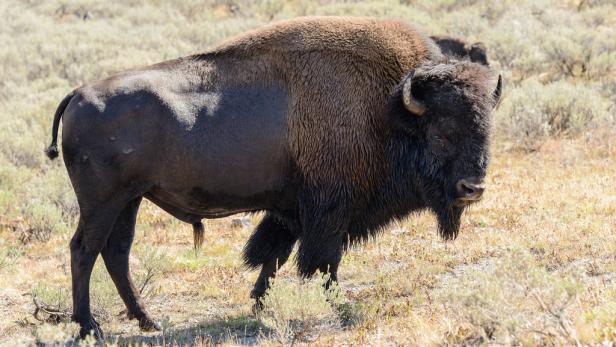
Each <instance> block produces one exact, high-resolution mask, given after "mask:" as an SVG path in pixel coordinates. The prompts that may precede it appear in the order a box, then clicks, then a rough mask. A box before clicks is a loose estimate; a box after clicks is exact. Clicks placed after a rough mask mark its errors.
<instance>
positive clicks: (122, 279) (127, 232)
mask: <svg viewBox="0 0 616 347" xmlns="http://www.w3.org/2000/svg"><path fill="white" fill-rule="evenodd" d="M140 203H141V198H137V199H135V200H133V201H131V202H130V203H128V205H127V206H126V207H125V208H124V209H123V210H122V212H121V213H120V216H119V217H118V219H117V220H116V222H115V224H114V226H113V230H112V232H111V235H110V236H109V240H108V241H107V245H106V246H105V248H104V249H103V250H102V252H101V253H102V255H103V260H104V261H105V266H106V267H107V271H108V272H109V275H110V276H111V279H112V280H113V282H114V284H115V286H116V288H117V290H118V293H119V294H120V297H122V300H123V301H124V304H125V305H126V309H127V313H128V318H130V319H137V320H139V327H140V328H141V330H143V331H155V330H160V326H159V325H158V324H157V323H156V322H154V320H152V318H150V316H149V315H148V313H147V312H146V311H145V308H144V306H143V304H142V303H141V299H140V295H139V292H138V291H137V290H136V288H135V285H134V284H133V281H132V280H131V277H130V270H129V254H130V249H131V245H132V243H133V238H134V236H135V223H136V219H137V211H138V210H139V205H140Z"/></svg>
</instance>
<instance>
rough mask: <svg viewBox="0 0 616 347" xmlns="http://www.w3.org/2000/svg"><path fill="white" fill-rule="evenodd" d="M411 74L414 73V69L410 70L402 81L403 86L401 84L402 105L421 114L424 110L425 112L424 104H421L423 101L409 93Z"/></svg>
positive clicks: (412, 111) (416, 113) (411, 82)
mask: <svg viewBox="0 0 616 347" xmlns="http://www.w3.org/2000/svg"><path fill="white" fill-rule="evenodd" d="M413 75H415V71H413V72H411V74H410V75H409V77H408V78H407V79H406V81H405V82H404V86H402V101H403V102H404V107H406V109H407V110H409V111H410V112H411V113H414V114H415V115H417V116H421V115H423V114H424V112H426V106H425V105H424V104H423V102H421V101H419V100H417V99H415V97H414V96H413V94H412V93H411V86H412V84H413Z"/></svg>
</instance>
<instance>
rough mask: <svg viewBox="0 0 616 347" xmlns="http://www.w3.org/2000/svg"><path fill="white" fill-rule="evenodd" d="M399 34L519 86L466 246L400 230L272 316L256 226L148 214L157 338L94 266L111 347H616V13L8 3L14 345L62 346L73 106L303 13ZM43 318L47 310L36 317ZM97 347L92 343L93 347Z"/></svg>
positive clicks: (504, 7) (529, 5)
mask: <svg viewBox="0 0 616 347" xmlns="http://www.w3.org/2000/svg"><path fill="white" fill-rule="evenodd" d="M311 14H319V15H334V14H337V15H342V14H343V15H370V16H379V17H398V18H402V19H404V20H407V21H409V22H412V23H415V24H416V25H417V26H418V27H420V28H422V29H423V30H424V31H426V32H427V33H429V34H451V35H455V36H460V37H464V38H467V39H468V40H469V41H470V42H474V41H482V42H484V43H485V44H486V46H487V49H488V56H489V59H490V61H491V65H492V66H493V67H494V68H495V69H496V70H498V71H501V72H502V74H503V76H504V78H505V86H504V96H503V101H502V103H501V105H500V107H499V109H498V111H497V112H496V114H495V116H494V117H495V119H494V136H493V141H492V142H493V162H492V164H491V167H490V170H489V175H488V177H487V181H488V190H487V191H486V194H485V195H484V196H485V197H484V199H483V201H482V202H481V203H479V204H477V205H476V206H474V207H473V208H471V209H470V211H468V212H467V213H466V214H465V216H464V217H463V226H462V230H461V232H460V237H459V238H458V239H457V240H456V241H455V242H443V241H441V240H440V239H439V237H438V234H437V232H436V224H435V221H434V218H433V216H431V215H429V214H420V215H414V216H410V217H409V218H408V219H406V220H402V221H399V222H396V223H394V224H392V225H391V226H390V227H389V228H388V229H387V230H386V231H385V232H384V233H383V235H382V236H381V237H379V238H378V239H376V240H373V241H370V242H368V243H366V244H364V245H363V246H361V247H357V248H354V249H352V250H351V251H350V252H348V253H347V255H346V256H345V257H344V258H343V261H342V265H341V270H340V274H339V276H340V287H339V288H338V290H337V291H335V292H333V293H328V294H325V293H324V292H323V291H322V290H321V287H320V283H321V282H322V279H319V278H315V279H314V280H313V281H310V282H307V283H301V282H300V281H298V280H297V278H296V276H295V271H294V268H293V266H292V264H289V265H288V266H287V267H286V268H284V270H283V271H282V273H281V275H280V276H279V277H278V279H277V281H276V282H275V283H274V286H273V288H272V290H271V291H270V292H269V294H268V297H267V299H266V302H265V310H264V311H263V312H262V313H261V314H260V315H258V316H255V315H254V314H253V313H252V311H251V305H252V300H251V299H249V297H248V293H249V291H250V289H251V288H252V284H253V282H254V280H255V279H256V276H257V273H256V272H252V271H248V270H246V269H245V268H244V267H243V266H242V263H241V260H240V252H241V249H242V247H243V242H244V240H246V239H247V238H248V236H249V234H250V231H251V228H252V227H254V225H256V223H257V222H258V220H259V218H260V217H261V216H260V215H256V216H251V217H243V216H235V217H233V218H225V219H219V220H210V221H207V222H206V234H205V243H204V248H203V249H202V250H201V251H200V252H199V253H198V254H196V253H195V251H193V248H192V235H191V232H192V231H191V228H190V227H189V226H188V225H186V224H183V223H181V222H179V221H176V220H174V219H172V217H170V216H168V215H167V214H166V213H164V212H163V211H161V210H160V209H158V208H157V207H155V206H154V205H153V204H151V203H149V202H146V203H144V204H143V205H142V208H141V211H140V214H139V220H138V224H137V236H136V242H135V247H134V251H133V253H132V258H131V262H132V263H131V266H132V272H133V276H134V278H135V281H136V283H137V284H138V286H139V288H140V289H142V292H143V295H144V296H145V299H144V302H145V304H146V307H147V308H148V309H149V312H150V313H151V314H152V315H153V316H154V317H155V318H157V319H159V320H160V321H161V322H162V325H163V328H164V330H163V332H162V333H149V334H144V333H141V332H140V331H139V329H138V327H137V324H136V322H134V321H128V320H127V319H126V318H125V315H124V314H123V312H122V311H123V309H124V307H123V304H122V303H121V300H120V298H119V296H118V295H117V293H116V290H115V288H114V286H113V284H112V283H111V280H110V279H109V277H108V275H107V273H106V270H105V269H104V266H103V265H102V263H101V262H100V261H99V264H97V266H96V268H95V272H94V275H93V279H92V286H93V289H92V301H93V302H92V306H93V311H94V313H95V315H96V316H97V317H98V319H99V321H100V322H101V323H102V325H103V329H105V332H106V333H107V336H108V343H110V344H120V345H122V344H129V343H147V344H153V345H185V344H196V345H209V344H226V345H238V344H261V345H280V344H283V345H293V344H308V343H313V344H317V345H417V346H424V345H516V346H519V345H523V346H534V345H541V346H560V345H578V346H579V345H596V346H614V344H616V119H615V114H616V39H615V38H616V5H614V3H613V1H610V0H605V1H601V0H568V1H557V0H553V1H549V0H539V1H530V0H529V1H510V0H503V1H499V2H493V1H488V0H462V1H453V0H438V1H428V0H416V1H415V0H407V1H402V0H401V1H387V0H385V1H366V2H360V1H343V2H335V1H330V0H316V1H308V0H291V1H288V2H285V1H282V0H265V1H257V0H246V1H240V0H237V1H232V0H205V1H180V0H172V1H138V0H129V1H102V0H100V1H96V0H92V1H85V0H84V1H70V2H69V1H55V0H53V1H43V0H22V1H14V0H4V1H2V2H0V18H2V24H0V47H2V48H1V49H0V344H5V345H7V346H13V345H20V344H26V345H28V344H30V345H31V344H35V343H42V344H49V345H54V344H58V345H62V344H64V343H66V342H69V343H70V342H71V341H72V338H73V336H74V335H75V334H76V333H77V332H78V329H77V327H76V326H75V325H74V324H72V323H67V322H66V315H65V313H66V312H70V309H71V299H70V261H69V257H70V256H69V252H68V241H69V240H70V237H71V235H72V232H73V231H74V229H75V223H76V217H77V215H78V207H77V205H76V201H75V198H74V194H73V192H72V189H71V187H70V183H69V181H68V178H67V175H66V172H65V169H64V167H63V164H62V161H61V160H57V161H54V162H51V161H48V160H46V157H45V156H44V153H43V149H44V148H45V146H46V145H47V144H48V142H49V139H50V134H49V132H50V126H51V120H52V116H53V112H54V111H55V108H56V106H57V104H58V102H59V101H60V100H61V99H62V97H63V96H64V95H65V94H66V93H68V92H69V91H70V90H72V89H73V88H75V87H77V86H79V85H81V84H83V83H86V82H88V81H92V80H96V79H98V78H101V77H104V76H107V75H109V74H112V73H114V72H116V71H121V70H123V69H128V68H131V67H136V66H141V65H145V64H149V63H155V62H158V61H161V60H165V59H169V58H174V57H178V56H182V55H187V54H190V53H195V52H199V51H202V50H205V49H207V48H208V47H211V46H213V45H215V44H216V43H217V42H219V41H220V40H222V39H223V38H226V37H229V36H231V35H233V34H236V33H239V32H241V31H244V30H247V29H251V28H256V27H258V26H261V25H264V24H266V23H269V22H271V21H275V20H278V19H284V18H290V17H295V16H301V15H311ZM37 305H38V306H40V307H42V308H43V309H46V310H47V311H51V312H45V311H44V310H39V311H38V313H36V314H34V312H35V308H36V307H37ZM90 342H91V341H90Z"/></svg>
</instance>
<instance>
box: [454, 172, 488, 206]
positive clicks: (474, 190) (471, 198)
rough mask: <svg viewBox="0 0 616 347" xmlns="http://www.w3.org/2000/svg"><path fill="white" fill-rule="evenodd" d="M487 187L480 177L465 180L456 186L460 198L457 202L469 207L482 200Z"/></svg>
mask: <svg viewBox="0 0 616 347" xmlns="http://www.w3.org/2000/svg"><path fill="white" fill-rule="evenodd" d="M485 188H486V186H485V183H484V182H483V179H481V178H478V177H470V178H463V179H461V180H459V181H458V183H457V184H456V190H457V193H458V197H457V199H456V202H457V203H458V204H461V205H467V204H470V203H472V202H475V201H477V200H479V199H481V195H482V194H483V191H484V190H485Z"/></svg>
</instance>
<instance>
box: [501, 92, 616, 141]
mask: <svg viewBox="0 0 616 347" xmlns="http://www.w3.org/2000/svg"><path fill="white" fill-rule="evenodd" d="M605 105H606V102H605V100H603V98H601V96H600V95H599V94H598V93H596V92H594V91H593V90H591V89H590V88H589V87H588V86H585V85H575V84H572V83H569V82H564V81H559V82H553V83H549V84H547V85H543V84H541V83H539V82H537V81H533V80H531V81H528V82H523V83H522V84H520V85H519V86H517V87H513V88H512V89H511V90H510V91H509V92H508V93H507V94H506V96H505V97H504V100H503V102H502V104H501V107H500V108H499V110H498V112H497V114H496V120H495V123H496V129H497V132H498V134H499V135H503V136H505V137H506V138H508V139H509V140H511V141H513V142H514V143H516V144H518V145H520V146H522V147H523V148H525V149H527V150H536V149H537V148H538V147H539V146H540V145H541V144H542V143H543V141H544V140H545V139H546V138H547V137H549V136H562V135H577V134H579V133H580V132H582V131H584V130H585V129H587V128H588V127H589V126H591V125H593V124H595V125H596V124H598V123H599V122H601V121H604V120H605V119H606V118H607V117H608V116H607V109H606V106H605Z"/></svg>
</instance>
